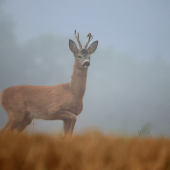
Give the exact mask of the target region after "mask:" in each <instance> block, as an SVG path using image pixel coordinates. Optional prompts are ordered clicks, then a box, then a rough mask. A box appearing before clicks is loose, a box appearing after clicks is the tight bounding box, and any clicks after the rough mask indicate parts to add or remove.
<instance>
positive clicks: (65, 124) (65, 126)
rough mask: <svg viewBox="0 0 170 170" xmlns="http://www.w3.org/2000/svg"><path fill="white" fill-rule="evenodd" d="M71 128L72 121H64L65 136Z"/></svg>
mask: <svg viewBox="0 0 170 170" xmlns="http://www.w3.org/2000/svg"><path fill="white" fill-rule="evenodd" d="M70 126H71V121H70V120H64V136H65V135H66V134H67V132H68V131H69V129H70Z"/></svg>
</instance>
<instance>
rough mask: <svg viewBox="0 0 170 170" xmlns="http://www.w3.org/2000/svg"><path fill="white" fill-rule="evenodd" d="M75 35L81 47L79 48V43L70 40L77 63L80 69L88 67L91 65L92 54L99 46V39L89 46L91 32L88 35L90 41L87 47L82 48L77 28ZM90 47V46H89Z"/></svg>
mask: <svg viewBox="0 0 170 170" xmlns="http://www.w3.org/2000/svg"><path fill="white" fill-rule="evenodd" d="M75 37H76V39H77V41H78V44H79V47H80V49H78V48H77V45H76V44H75V42H74V41H72V40H69V47H70V50H71V51H72V52H73V54H74V57H75V63H76V66H77V67H78V68H79V69H87V68H88V67H89V66H90V55H91V54H92V53H94V52H95V50H96V49H97V46H98V41H95V42H93V43H92V44H91V45H90V46H89V47H88V44H89V42H90V40H91V39H92V35H91V33H89V34H88V35H87V37H88V42H87V43H86V46H85V48H84V49H83V48H82V45H81V42H80V40H79V33H78V34H77V35H76V30H75ZM87 47H88V48H87Z"/></svg>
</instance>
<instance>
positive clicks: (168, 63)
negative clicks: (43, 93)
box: [0, 0, 170, 135]
mask: <svg viewBox="0 0 170 170" xmlns="http://www.w3.org/2000/svg"><path fill="white" fill-rule="evenodd" d="M1 2H2V1H1ZM4 2H5V3H4V4H3V6H2V5H1V4H0V5H1V6H0V37H1V39H0V91H2V90H3V89H4V88H7V87H9V86H14V85H20V84H31V85H55V84H59V83H65V82H69V81H70V77H71V75H72V68H73V63H74V57H73V55H72V53H71V52H70V50H69V47H68V40H69V39H72V40H74V41H75V37H74V30H75V29H76V30H77V31H78V32H79V33H80V40H81V42H82V44H83V45H85V43H86V41H87V39H86V38H85V37H86V35H87V34H88V33H89V32H90V33H92V35H95V36H94V39H93V41H95V40H98V41H99V46H98V48H97V50H96V52H95V53H94V54H92V56H91V65H90V68H89V70H88V77H87V89H86V93H85V96H84V109H83V112H82V113H81V114H80V115H79V116H78V120H77V122H76V126H75V131H80V130H82V129H84V128H85V127H99V128H100V129H101V130H103V131H107V132H108V131H110V130H113V131H115V132H122V131H123V132H126V133H128V134H137V131H138V130H141V129H142V131H143V134H148V131H151V133H152V134H154V135H170V123H169V122H170V105H169V101H170V58H169V54H170V48H169V47H170V31H169V30H170V1H169V0H162V1H160V0H143V1H138V0H129V1H127V0H126V1H125V0H119V1H113V0H112V1H107V0H105V1H104V0H103V1H97V0H79V1H78V0H72V1H57V0H48V1H47V0H34V1H30V0H15V1H12V0H6V1H4ZM2 9H3V10H2ZM12 23H13V24H12ZM0 113H1V114H0V127H1V126H4V125H5V124H6V122H7V115H6V113H5V112H4V111H3V110H2V108H1V107H0ZM61 128H62V122H61V121H37V122H36V123H35V129H36V130H38V131H39V130H41V131H54V130H61Z"/></svg>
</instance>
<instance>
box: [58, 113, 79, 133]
mask: <svg viewBox="0 0 170 170" xmlns="http://www.w3.org/2000/svg"><path fill="white" fill-rule="evenodd" d="M56 118H57V119H59V120H63V121H64V136H66V135H68V134H69V135H71V134H72V133H73V129H74V125H75V123H76V120H77V118H76V115H75V114H74V113H71V112H68V111H60V112H59V113H57V117H56Z"/></svg>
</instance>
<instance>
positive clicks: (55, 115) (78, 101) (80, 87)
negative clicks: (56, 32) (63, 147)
mask: <svg viewBox="0 0 170 170" xmlns="http://www.w3.org/2000/svg"><path fill="white" fill-rule="evenodd" d="M97 45H98V41H95V42H94V43H92V44H91V46H90V47H89V48H88V49H87V51H88V52H89V53H88V54H87V53H86V54H82V53H81V50H82V49H78V48H77V46H76V44H75V43H74V42H73V41H72V40H70V41H69V46H70V50H71V51H72V52H73V54H74V57H75V63H74V67H73V75H72V78H71V82H70V83H65V84H59V85H56V86H30V85H20V86H13V87H9V88H7V89H5V90H3V91H2V94H1V104H2V106H3V108H4V109H5V110H6V112H7V114H8V118H9V119H8V122H7V124H6V126H5V128H4V130H7V129H11V130H13V129H16V130H17V131H18V132H21V131H22V130H24V129H25V127H26V126H27V125H29V124H30V123H31V121H32V119H34V118H36V119H45V120H56V119H58V120H63V121H64V132H65V135H66V134H67V133H70V134H71V133H72V132H73V128H74V125H75V122H76V116H77V115H79V114H80V113H81V111H82V109H83V96H84V93H85V89H86V78H87V70H88V66H84V63H85V62H89V63H90V54H92V53H93V52H94V51H95V50H96V48H97ZM78 56H81V58H78Z"/></svg>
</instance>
